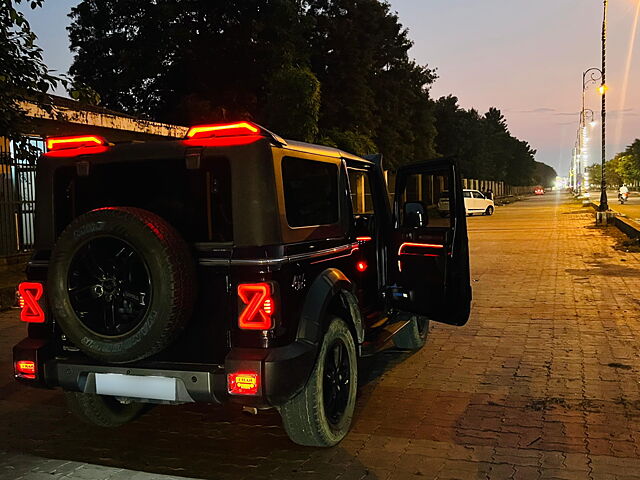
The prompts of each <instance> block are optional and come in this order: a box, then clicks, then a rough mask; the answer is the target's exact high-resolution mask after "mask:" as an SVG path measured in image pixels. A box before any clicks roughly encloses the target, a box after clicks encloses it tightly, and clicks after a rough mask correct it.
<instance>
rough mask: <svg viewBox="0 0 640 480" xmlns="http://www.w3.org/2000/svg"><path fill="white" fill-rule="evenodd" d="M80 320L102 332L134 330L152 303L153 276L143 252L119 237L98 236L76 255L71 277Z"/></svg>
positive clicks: (115, 333) (73, 302)
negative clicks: (142, 254)
mask: <svg viewBox="0 0 640 480" xmlns="http://www.w3.org/2000/svg"><path fill="white" fill-rule="evenodd" d="M67 290H68V292H69V300H70V302H71V305H72V307H73V309H74V310H75V312H76V315H77V316H78V319H79V320H80V321H81V322H82V323H83V324H84V325H85V326H86V327H87V328H88V329H89V330H91V331H93V332H95V333H97V334H98V335H103V336H107V337H116V336H120V335H124V334H126V333H128V332H131V331H132V330H134V329H135V328H136V327H137V326H138V325H139V324H140V322H141V321H142V319H143V318H144V315H145V314H146V313H147V310H148V308H149V304H150V303H151V293H152V288H151V276H150V274H149V267H148V266H147V264H146V262H145V261H144V260H143V258H142V257H141V255H140V253H139V252H137V251H136V249H135V248H134V247H133V246H131V245H130V244H129V243H127V242H125V241H124V240H122V239H119V238H115V237H95V238H92V239H91V240H89V241H88V242H86V243H85V244H83V245H82V246H81V247H80V248H79V249H78V250H77V251H76V253H75V254H74V255H73V258H72V260H71V265H70V268H69V273H68V278H67Z"/></svg>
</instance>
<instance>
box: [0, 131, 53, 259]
mask: <svg viewBox="0 0 640 480" xmlns="http://www.w3.org/2000/svg"><path fill="white" fill-rule="evenodd" d="M29 141H30V142H31V143H32V144H33V145H34V146H36V147H38V148H39V149H40V150H44V141H43V140H42V139H35V138H34V139H30V140H29ZM13 152H14V149H13V148H10V149H9V151H4V152H0V256H8V255H14V254H16V253H21V252H25V251H28V250H31V249H33V244H34V219H35V206H36V201H35V200H36V191H35V178H36V165H35V162H30V161H29V160H26V159H19V158H15V156H14V155H13Z"/></svg>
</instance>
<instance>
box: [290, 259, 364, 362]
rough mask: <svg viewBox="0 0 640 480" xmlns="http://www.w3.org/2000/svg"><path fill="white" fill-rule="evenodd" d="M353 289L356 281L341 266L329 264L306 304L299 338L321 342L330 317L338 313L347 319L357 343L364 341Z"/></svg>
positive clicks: (310, 292)
mask: <svg viewBox="0 0 640 480" xmlns="http://www.w3.org/2000/svg"><path fill="white" fill-rule="evenodd" d="M353 291H354V286H353V283H352V282H351V281H350V280H349V278H348V277H347V276H346V275H345V274H344V273H343V272H342V271H340V270H338V269H337V268H329V269H327V270H324V271H323V272H322V273H321V274H320V275H318V276H317V277H316V279H315V280H314V281H313V283H312V284H311V287H310V288H309V292H308V293H307V297H306V300H305V302H304V305H303V307H302V314H301V316H300V323H299V325H298V332H297V338H298V340H303V341H306V342H310V343H313V344H314V345H319V344H320V342H321V341H322V337H323V335H324V332H325V330H326V328H327V319H328V318H329V316H330V315H335V316H337V317H340V318H342V319H343V320H344V321H345V322H346V323H347V325H348V326H349V329H350V330H351V333H352V334H353V336H354V340H355V342H356V345H357V346H359V345H360V344H362V342H363V341H364V326H363V323H362V317H361V315H360V309H359V308H358V301H357V299H356V296H355V295H354V293H353ZM358 350H359V348H358Z"/></svg>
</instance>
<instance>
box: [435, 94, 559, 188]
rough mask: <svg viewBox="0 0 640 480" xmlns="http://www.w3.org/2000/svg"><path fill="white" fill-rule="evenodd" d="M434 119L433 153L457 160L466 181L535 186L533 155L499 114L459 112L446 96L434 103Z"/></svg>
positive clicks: (530, 149) (493, 112)
mask: <svg viewBox="0 0 640 480" xmlns="http://www.w3.org/2000/svg"><path fill="white" fill-rule="evenodd" d="M435 117H436V130H437V135H436V149H437V151H438V153H439V154H440V155H443V156H452V157H456V158H457V159H458V162H459V164H460V167H461V169H462V173H463V175H464V176H465V177H467V178H477V179H482V180H498V181H505V182H507V183H509V184H511V185H531V184H532V183H534V179H533V176H534V172H535V164H536V162H535V160H534V156H535V153H536V152H535V150H533V149H532V148H531V147H530V145H529V144H528V143H527V142H524V141H522V140H519V139H517V138H515V137H513V136H512V135H511V133H510V132H509V128H508V125H507V120H506V119H505V117H504V115H502V112H500V110H498V109H496V108H490V109H489V111H487V113H485V114H484V115H483V116H480V115H479V114H478V112H477V111H476V110H474V109H470V110H464V109H462V108H460V107H459V106H458V99H457V98H456V97H454V96H451V95H449V96H447V97H441V98H440V99H438V100H437V101H436V102H435ZM548 168H550V167H548ZM554 177H555V174H554ZM538 183H539V182H538Z"/></svg>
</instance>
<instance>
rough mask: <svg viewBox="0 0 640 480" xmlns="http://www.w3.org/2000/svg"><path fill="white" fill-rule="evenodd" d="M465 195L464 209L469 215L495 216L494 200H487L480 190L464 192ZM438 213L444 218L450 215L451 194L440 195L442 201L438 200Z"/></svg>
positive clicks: (446, 192)
mask: <svg viewBox="0 0 640 480" xmlns="http://www.w3.org/2000/svg"><path fill="white" fill-rule="evenodd" d="M463 194H464V207H465V209H466V210H467V215H476V214H480V215H493V212H494V211H495V209H496V207H495V205H494V203H493V200H492V199H490V198H487V197H486V196H485V195H484V194H483V193H481V192H479V191H478V190H467V189H465V190H463ZM438 211H439V212H440V214H441V215H442V216H446V215H448V214H449V192H448V191H446V190H445V191H443V192H442V193H440V199H439V200H438Z"/></svg>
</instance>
